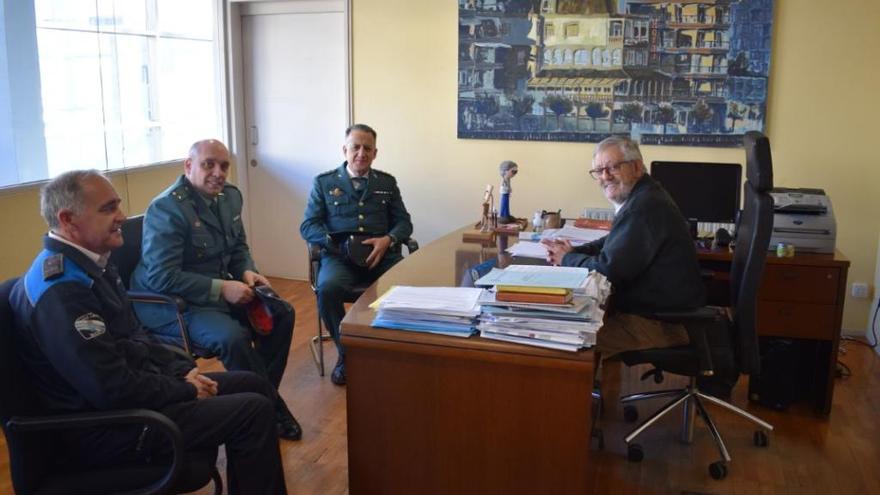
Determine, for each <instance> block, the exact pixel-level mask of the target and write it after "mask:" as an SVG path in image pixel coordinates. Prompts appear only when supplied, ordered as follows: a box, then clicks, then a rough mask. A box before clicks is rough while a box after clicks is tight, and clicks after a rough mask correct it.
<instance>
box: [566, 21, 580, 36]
mask: <svg viewBox="0 0 880 495" xmlns="http://www.w3.org/2000/svg"><path fill="white" fill-rule="evenodd" d="M578 34H580V26H579V25H578V24H577V23H576V22H572V23H569V24H566V25H565V37H566V38H574V37H575V36H578Z"/></svg>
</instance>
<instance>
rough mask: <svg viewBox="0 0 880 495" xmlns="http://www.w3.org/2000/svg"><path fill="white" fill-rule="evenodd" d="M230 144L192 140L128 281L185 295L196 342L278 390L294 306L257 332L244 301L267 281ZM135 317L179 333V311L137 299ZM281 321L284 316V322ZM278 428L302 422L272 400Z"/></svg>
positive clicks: (296, 433)
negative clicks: (232, 172)
mask: <svg viewBox="0 0 880 495" xmlns="http://www.w3.org/2000/svg"><path fill="white" fill-rule="evenodd" d="M229 167H230V155H229V150H228V149H227V148H226V146H225V145H224V144H223V143H221V142H220V141H216V140H213V139H206V140H202V141H198V142H196V143H194V144H193V145H192V147H191V148H190V151H189V156H188V157H187V159H186V160H185V161H184V174H183V175H181V176H180V177H178V179H177V181H175V182H174V184H172V185H171V187H169V188H168V189H166V190H165V191H164V192H162V193H161V194H159V195H158V196H157V197H156V198H155V199H153V201H152V202H151V203H150V206H149V207H148V208H147V212H146V214H145V216H144V232H143V236H144V237H143V239H144V240H143V252H142V255H141V260H140V262H139V263H138V266H137V268H135V271H134V273H133V274H132V277H131V287H132V288H133V289H135V290H147V291H151V292H159V293H163V294H168V295H173V296H177V297H180V298H182V299H183V300H185V301H186V302H187V304H188V307H187V311H186V313H185V314H184V318H185V320H186V323H187V328H188V329H189V337H190V340H191V342H192V343H193V344H194V345H195V346H196V347H199V348H203V349H207V350H209V351H210V352H211V353H213V354H215V355H217V357H219V358H220V360H221V361H223V365H224V366H225V367H226V369H227V370H247V371H253V372H255V373H257V374H258V375H261V376H263V377H265V378H266V379H268V380H269V382H270V383H271V384H272V385H273V386H274V387H275V389H277V388H278V386H279V384H280V383H281V379H282V376H283V375H284V369H285V367H286V366H287V357H288V353H289V352H290V342H291V339H292V336H293V325H294V315H293V308H290V311H289V312H288V313H289V314H288V315H286V316H285V317H284V318H282V319H279V320H278V321H277V322H275V323H276V325H275V326H274V327H273V329H272V331H271V332H269V334H268V335H260V334H258V333H256V332H255V331H254V330H253V329H252V328H251V326H250V325H249V323H248V320H247V316H246V310H245V307H246V305H247V303H249V302H250V301H251V300H252V299H253V298H254V297H255V296H254V287H255V286H257V285H270V284H269V280H267V279H266V277H264V276H263V275H261V274H260V273H259V272H257V267H256V265H255V264H254V260H253V258H252V257H251V253H250V248H249V247H248V244H247V237H246V236H245V231H244V223H243V222H242V218H241V209H242V206H243V200H242V196H241V191H239V190H238V188H237V187H235V186H233V185H231V184H228V183H227V182H226V177H227V175H228V173H229ZM134 307H135V311H136V312H137V314H138V317H139V318H140V319H141V321H142V322H143V323H144V325H146V326H147V327H148V328H149V329H150V330H151V331H152V332H153V333H155V334H156V335H158V336H160V337H163V338H164V339H166V340H175V339H179V335H180V334H179V330H178V326H177V325H178V324H177V318H176V314H174V313H173V312H168V311H167V309H165V308H161V307H158V306H157V305H151V304H135V305H134ZM282 320H283V321H282ZM275 407H276V415H277V419H278V433H279V435H280V436H281V437H282V438H287V439H290V440H298V439H300V437H302V428H301V427H300V425H299V423H298V422H297V421H296V418H294V417H293V414H291V413H290V410H289V409H288V408H287V405H286V404H285V403H284V400H283V399H282V398H281V396H280V395H278V396H277V397H276V398H275Z"/></svg>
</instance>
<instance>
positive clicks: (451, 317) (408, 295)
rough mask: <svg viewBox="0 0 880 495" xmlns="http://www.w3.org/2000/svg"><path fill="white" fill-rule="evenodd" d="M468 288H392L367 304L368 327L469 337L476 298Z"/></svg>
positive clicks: (477, 291) (475, 292)
mask: <svg viewBox="0 0 880 495" xmlns="http://www.w3.org/2000/svg"><path fill="white" fill-rule="evenodd" d="M483 292H484V291H483V290H482V289H475V288H471V287H409V286H395V287H392V288H391V289H390V290H389V291H388V292H386V293H385V294H384V295H383V296H382V297H380V298H379V299H377V300H376V301H375V302H374V303H373V304H371V305H370V307H372V308H373V309H375V310H376V317H375V318H374V319H373V323H372V326H374V327H383V328H393V329H398V330H411V331H416V332H428V333H439V334H443V335H453V336H457V337H469V336H471V335H473V334H474V332H475V331H476V323H477V317H478V316H479V315H480V303H479V300H480V296H481V295H482V293H483Z"/></svg>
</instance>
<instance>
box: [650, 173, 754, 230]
mask: <svg viewBox="0 0 880 495" xmlns="http://www.w3.org/2000/svg"><path fill="white" fill-rule="evenodd" d="M651 177H653V178H654V180H656V181H657V182H659V183H660V184H661V185H662V186H663V188H664V189H666V191H667V192H669V195H670V196H672V199H673V200H675V203H676V204H677V205H678V209H679V210H681V213H682V214H683V215H684V217H685V218H689V219H691V218H696V219H697V221H699V222H717V223H735V222H736V214H737V211H738V210H739V204H740V203H739V196H740V191H741V190H742V166H741V165H740V164H738V163H706V162H663V161H657V162H651Z"/></svg>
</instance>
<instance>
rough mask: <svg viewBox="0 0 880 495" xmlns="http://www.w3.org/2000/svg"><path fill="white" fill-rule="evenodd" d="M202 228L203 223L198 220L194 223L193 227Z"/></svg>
mask: <svg viewBox="0 0 880 495" xmlns="http://www.w3.org/2000/svg"><path fill="white" fill-rule="evenodd" d="M201 226H202V222H200V221H198V220H196V221H195V222H193V227H201Z"/></svg>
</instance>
